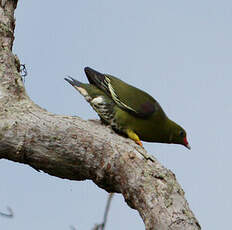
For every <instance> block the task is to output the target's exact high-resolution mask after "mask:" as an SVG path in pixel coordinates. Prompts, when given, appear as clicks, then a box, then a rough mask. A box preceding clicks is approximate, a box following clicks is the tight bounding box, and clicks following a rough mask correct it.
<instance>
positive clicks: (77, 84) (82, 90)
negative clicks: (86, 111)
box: [64, 76, 91, 102]
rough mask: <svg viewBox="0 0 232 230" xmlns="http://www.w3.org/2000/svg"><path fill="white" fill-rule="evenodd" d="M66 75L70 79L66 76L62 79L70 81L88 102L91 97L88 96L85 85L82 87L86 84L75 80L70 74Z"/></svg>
mask: <svg viewBox="0 0 232 230" xmlns="http://www.w3.org/2000/svg"><path fill="white" fill-rule="evenodd" d="M68 77H69V78H70V79H71V80H70V79H68V78H64V80H66V81H67V82H68V83H70V84H71V85H72V86H73V87H74V88H75V89H76V90H78V91H79V93H80V94H81V95H83V96H84V97H85V99H86V101H88V102H89V101H90V100H91V97H90V95H89V94H88V92H87V90H86V89H85V87H84V85H86V84H83V83H82V82H80V81H78V80H76V79H74V78H72V77H70V76H68Z"/></svg>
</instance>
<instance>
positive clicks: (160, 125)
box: [65, 67, 190, 149]
mask: <svg viewBox="0 0 232 230" xmlns="http://www.w3.org/2000/svg"><path fill="white" fill-rule="evenodd" d="M85 73H86V76H87V78H88V80H89V83H90V84H84V83H81V82H79V81H77V80H75V79H73V78H70V79H71V80H70V79H67V78H65V80H66V81H68V82H69V83H70V84H71V85H72V86H73V87H75V88H76V89H77V90H78V91H79V92H80V93H81V94H82V95H83V96H84V97H85V99H86V100H87V101H88V102H89V103H90V105H91V106H92V107H93V109H94V110H95V111H96V112H97V113H98V115H99V116H100V118H101V120H102V121H103V122H104V123H106V124H109V125H111V127H112V128H113V129H114V130H115V131H116V132H119V133H123V134H125V135H127V136H128V137H129V138H131V139H133V140H134V141H135V142H136V143H138V144H139V145H142V144H141V142H140V140H143V141H148V142H161V143H175V144H182V145H184V146H186V147H187V148H189V149H190V146H189V145H188V142H187V138H186V132H185V130H184V129H183V128H182V127H180V126H179V125H178V124H176V123H175V122H173V121H171V120H170V119H169V118H168V117H167V116H166V114H165V113H164V111H163V109H162V108H161V106H160V105H159V103H158V102H157V101H156V100H155V99H154V98H153V97H151V96H150V95H149V94H147V93H146V92H144V91H142V90H140V89H137V88H135V87H133V86H131V85H129V84H127V83H125V82H123V81H122V80H120V79H118V78H116V77H114V76H111V75H108V74H102V73H99V72H97V71H95V70H93V69H91V68H89V67H86V68H85Z"/></svg>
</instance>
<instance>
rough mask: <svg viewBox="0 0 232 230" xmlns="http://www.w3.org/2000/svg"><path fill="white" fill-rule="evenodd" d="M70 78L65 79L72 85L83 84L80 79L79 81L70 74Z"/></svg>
mask: <svg viewBox="0 0 232 230" xmlns="http://www.w3.org/2000/svg"><path fill="white" fill-rule="evenodd" d="M68 77H69V78H70V79H71V80H70V79H68V78H66V77H65V78H64V80H65V81H67V82H68V83H70V84H71V85H72V86H80V84H81V82H80V81H77V80H76V79H74V78H72V77H70V76H68Z"/></svg>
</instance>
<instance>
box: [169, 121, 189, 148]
mask: <svg viewBox="0 0 232 230" xmlns="http://www.w3.org/2000/svg"><path fill="white" fill-rule="evenodd" d="M170 142H171V143H174V144H181V145H184V146H185V147H186V148H188V149H191V147H190V145H189V143H188V141H187V134H186V132H185V130H184V129H183V128H182V127H181V126H179V125H177V124H175V123H174V126H173V127H172V132H171V135H170Z"/></svg>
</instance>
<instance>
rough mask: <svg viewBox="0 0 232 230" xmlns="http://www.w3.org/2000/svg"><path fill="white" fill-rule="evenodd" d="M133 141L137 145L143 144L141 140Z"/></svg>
mask: <svg viewBox="0 0 232 230" xmlns="http://www.w3.org/2000/svg"><path fill="white" fill-rule="evenodd" d="M135 143H136V144H137V145H140V146H141V147H143V144H142V142H141V141H140V140H137V141H135Z"/></svg>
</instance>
